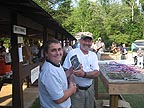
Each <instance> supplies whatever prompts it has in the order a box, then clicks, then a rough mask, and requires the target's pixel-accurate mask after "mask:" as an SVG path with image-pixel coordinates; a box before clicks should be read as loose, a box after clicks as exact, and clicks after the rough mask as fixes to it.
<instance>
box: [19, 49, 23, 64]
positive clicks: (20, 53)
mask: <svg viewBox="0 0 144 108" xmlns="http://www.w3.org/2000/svg"><path fill="white" fill-rule="evenodd" d="M18 53H19V62H23V56H22V48H21V47H19V48H18Z"/></svg>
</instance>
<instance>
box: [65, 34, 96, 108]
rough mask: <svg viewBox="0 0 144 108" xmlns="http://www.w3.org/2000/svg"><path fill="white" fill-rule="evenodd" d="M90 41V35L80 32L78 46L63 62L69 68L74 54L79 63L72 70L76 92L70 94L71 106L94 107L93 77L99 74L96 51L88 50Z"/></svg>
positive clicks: (91, 38) (77, 107)
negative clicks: (75, 68) (78, 66)
mask: <svg viewBox="0 0 144 108" xmlns="http://www.w3.org/2000/svg"><path fill="white" fill-rule="evenodd" d="M92 42H93V37H92V35H87V34H82V35H81V38H80V48H76V49H72V50H71V51H70V52H69V53H68V55H67V57H66V59H65V61H64V64H63V67H64V68H65V69H69V68H70V67H71V66H72V64H71V57H72V56H74V55H77V58H78V61H79V62H80V64H81V65H80V69H79V70H74V73H73V74H72V80H73V82H74V83H76V84H77V87H78V90H77V92H76V94H74V95H72V96H71V99H72V108H93V107H94V87H93V79H94V78H95V77H97V76H98V74H99V71H98V70H99V66H98V58H97V55H96V53H94V52H92V51H90V48H91V45H92Z"/></svg>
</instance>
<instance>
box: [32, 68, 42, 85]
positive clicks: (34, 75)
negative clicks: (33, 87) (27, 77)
mask: <svg viewBox="0 0 144 108" xmlns="http://www.w3.org/2000/svg"><path fill="white" fill-rule="evenodd" d="M39 73H40V66H37V67H35V68H34V69H32V70H31V83H32V84H33V83H34V82H35V81H36V80H37V79H38V77H39Z"/></svg>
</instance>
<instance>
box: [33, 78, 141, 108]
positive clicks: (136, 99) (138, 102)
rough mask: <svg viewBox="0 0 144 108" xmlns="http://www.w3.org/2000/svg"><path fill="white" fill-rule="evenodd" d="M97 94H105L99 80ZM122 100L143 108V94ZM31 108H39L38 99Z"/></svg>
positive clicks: (132, 105) (134, 107)
mask: <svg viewBox="0 0 144 108" xmlns="http://www.w3.org/2000/svg"><path fill="white" fill-rule="evenodd" d="M98 86H99V88H98V92H99V93H106V89H105V88H104V86H103V84H102V82H101V80H100V79H99V84H98ZM122 96H123V97H124V99H125V100H126V101H127V102H129V104H130V105H131V107H132V108H143V107H144V94H143V95H140V94H136V95H122ZM31 108H40V104H39V99H36V101H35V102H34V103H33V105H32V106H31Z"/></svg>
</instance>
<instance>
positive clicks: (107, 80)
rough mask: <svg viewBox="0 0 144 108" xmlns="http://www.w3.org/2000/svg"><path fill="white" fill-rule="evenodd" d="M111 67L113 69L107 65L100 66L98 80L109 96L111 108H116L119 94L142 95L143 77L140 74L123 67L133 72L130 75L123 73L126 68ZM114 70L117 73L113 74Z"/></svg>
mask: <svg viewBox="0 0 144 108" xmlns="http://www.w3.org/2000/svg"><path fill="white" fill-rule="evenodd" d="M112 66H113V67H111V65H109V64H107V63H106V64H100V78H101V80H102V82H103V84H104V86H105V88H106V90H107V92H108V94H109V95H110V107H111V108H118V100H119V95H121V94H144V75H143V74H142V73H141V72H139V71H137V70H133V69H132V68H130V67H129V66H126V65H124V66H126V67H127V68H129V70H130V71H131V72H134V73H132V74H131V73H128V72H126V71H124V69H125V68H126V67H114V65H112ZM121 66H123V65H121ZM110 67H111V68H110ZM114 68H116V69H114ZM119 68H121V69H123V71H124V72H122V70H121V71H119V70H120V69H119ZM117 69H118V70H117ZM114 70H117V71H119V72H116V71H115V72H114ZM125 70H127V69H125ZM129 70H127V71H129Z"/></svg>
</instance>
